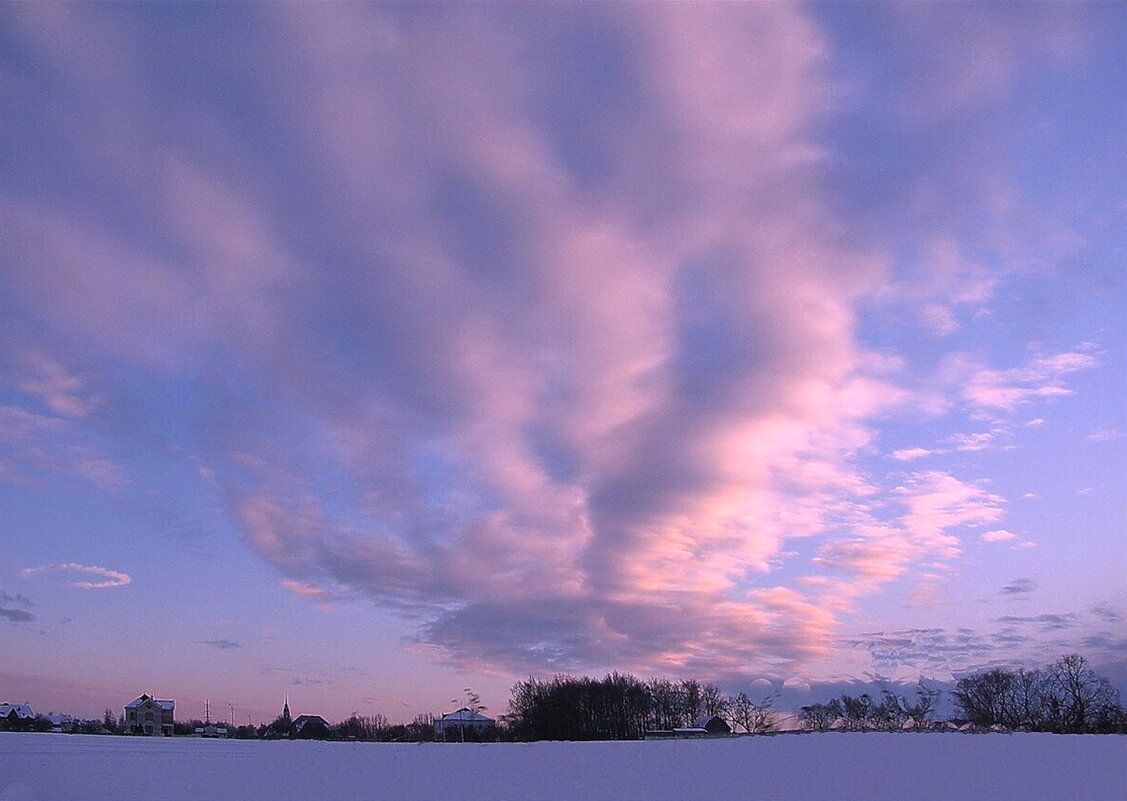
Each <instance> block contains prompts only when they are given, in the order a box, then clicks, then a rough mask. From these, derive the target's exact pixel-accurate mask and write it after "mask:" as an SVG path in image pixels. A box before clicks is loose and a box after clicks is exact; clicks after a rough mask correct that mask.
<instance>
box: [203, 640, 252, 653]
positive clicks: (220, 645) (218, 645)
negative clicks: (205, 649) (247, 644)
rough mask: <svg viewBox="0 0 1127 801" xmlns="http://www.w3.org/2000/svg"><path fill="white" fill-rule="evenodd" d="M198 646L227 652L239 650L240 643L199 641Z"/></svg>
mask: <svg viewBox="0 0 1127 801" xmlns="http://www.w3.org/2000/svg"><path fill="white" fill-rule="evenodd" d="M200 645H209V646H211V647H212V648H215V649H217V650H220V651H229V650H231V649H232V648H241V647H242V643H241V642H239V641H238V640H230V639H226V638H224V639H221V640H200Z"/></svg>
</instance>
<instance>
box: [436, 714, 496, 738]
mask: <svg viewBox="0 0 1127 801" xmlns="http://www.w3.org/2000/svg"><path fill="white" fill-rule="evenodd" d="M496 725H497V721H495V720H494V719H493V718H491V717H488V716H486V715H483V714H481V713H480V712H474V711H473V710H471V709H470V708H469V707H465V706H464V707H462V708H461V709H459V710H457V711H456V712H448V713H447V714H445V715H443V716H442V717H440V718H439V719H438V720H436V721H435V722H434V735H435V737H441V738H442V739H443V740H447V739H449V738H450V737H456V738H461V739H465V735H466V734H467V733H469V732H473V733H474V734H475V735H480V734H481V733H482V732H486V731H489V730H490V729H492V728H494V727H495V726H496Z"/></svg>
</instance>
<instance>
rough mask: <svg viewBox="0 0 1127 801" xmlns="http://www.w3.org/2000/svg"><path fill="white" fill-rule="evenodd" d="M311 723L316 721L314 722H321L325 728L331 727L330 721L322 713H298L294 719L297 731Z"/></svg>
mask: <svg viewBox="0 0 1127 801" xmlns="http://www.w3.org/2000/svg"><path fill="white" fill-rule="evenodd" d="M310 723H314V724H316V723H320V724H321V725H322V726H324V727H325V728H331V727H330V726H329V721H327V720H325V719H324V718H323V717H321V716H320V715H298V716H297V717H296V718H294V719H293V727H294V729H296V730H297V731H301V730H302V729H304V728H305V727H306V726H308V725H309V724H310Z"/></svg>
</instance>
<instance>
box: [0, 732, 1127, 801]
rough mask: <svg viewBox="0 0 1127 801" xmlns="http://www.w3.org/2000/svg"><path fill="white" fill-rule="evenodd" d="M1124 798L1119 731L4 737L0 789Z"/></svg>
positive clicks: (159, 794)
mask: <svg viewBox="0 0 1127 801" xmlns="http://www.w3.org/2000/svg"><path fill="white" fill-rule="evenodd" d="M317 798H328V799H333V801H348V800H349V799H395V800H396V801H409V800H410V799H427V801H443V799H475V801H491V799H545V800H546V801H547V800H548V799H552V800H554V799H560V800H561V801H564V800H565V799H566V801H588V800H590V801H596V800H600V799H607V801H611V800H612V799H613V801H630V800H631V799H639V801H641V800H642V799H644V800H645V801H661V799H677V801H682V800H684V801H688V800H689V799H693V800H694V801H695V800H698V799H724V801H731V799H764V801H784V800H785V799H795V800H796V801H797V800H799V799H801V800H802V801H814V800H815V799H890V800H891V799H897V801H899V799H912V801H927V800H928V799H937V800H938V799H942V801H973V799H990V801H1003V800H1004V799H1021V801H1038V799H1052V801H1065V800H1066V799H1077V801H1123V800H1124V799H1127V737H1124V736H1113V735H1103V736H1096V735H1086V736H1080V735H1073V736H1054V735H1048V734H1010V735H1006V734H988V735H982V734H979V735H972V734H789V735H779V736H774V737H742V738H733V739H722V740H697V741H693V740H674V741H668V740H667V741H648V742H628V743H529V744H489V745H475V744H468V743H467V744H455V743H450V744H439V743H433V744H432V743H427V744H402V745H401V744H382V743H320V742H257V741H233V740H228V741H217V740H197V739H184V738H176V739H163V738H161V739H146V738H128V737H96V736H73V735H51V734H11V733H7V734H0V799H2V800H3V801H16V799H38V801H50V800H53V799H60V800H61V799H67V801H72V800H73V799H106V800H107V801H111V800H112V801H128V800H129V799H174V800H175V801H180V800H181V799H185V800H186V799H209V800H211V801H214V800H216V799H240V800H249V799H270V801H287V800H288V799H303V800H304V799H317Z"/></svg>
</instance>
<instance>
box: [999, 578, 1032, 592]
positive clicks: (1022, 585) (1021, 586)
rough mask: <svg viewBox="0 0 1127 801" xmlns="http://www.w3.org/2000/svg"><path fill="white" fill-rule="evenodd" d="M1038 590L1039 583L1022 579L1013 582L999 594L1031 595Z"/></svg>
mask: <svg viewBox="0 0 1127 801" xmlns="http://www.w3.org/2000/svg"><path fill="white" fill-rule="evenodd" d="M1035 589H1037V582H1035V581H1034V580H1033V579H1028V578H1021V579H1016V580H1014V581H1011V582H1010V583H1009V584H1007V585H1006V586H1004V587H1002V589H1000V590H998V592H999V593H1000V594H1002V595H1029V594H1030V593H1031V592H1033V591H1034V590H1035Z"/></svg>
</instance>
